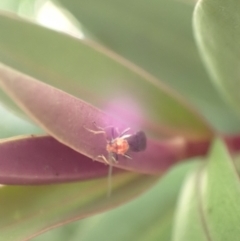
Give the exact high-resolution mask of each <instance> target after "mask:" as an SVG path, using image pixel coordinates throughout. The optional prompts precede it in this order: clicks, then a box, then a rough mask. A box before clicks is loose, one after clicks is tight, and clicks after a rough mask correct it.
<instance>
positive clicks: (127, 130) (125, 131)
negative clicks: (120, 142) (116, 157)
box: [119, 128, 131, 137]
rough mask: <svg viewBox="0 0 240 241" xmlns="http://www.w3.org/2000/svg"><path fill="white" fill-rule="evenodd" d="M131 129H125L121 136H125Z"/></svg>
mask: <svg viewBox="0 0 240 241" xmlns="http://www.w3.org/2000/svg"><path fill="white" fill-rule="evenodd" d="M130 129H131V128H127V129H125V130H124V131H123V132H122V133H121V134H120V136H119V137H122V136H124V135H125V134H126V133H128V132H129V131H130Z"/></svg>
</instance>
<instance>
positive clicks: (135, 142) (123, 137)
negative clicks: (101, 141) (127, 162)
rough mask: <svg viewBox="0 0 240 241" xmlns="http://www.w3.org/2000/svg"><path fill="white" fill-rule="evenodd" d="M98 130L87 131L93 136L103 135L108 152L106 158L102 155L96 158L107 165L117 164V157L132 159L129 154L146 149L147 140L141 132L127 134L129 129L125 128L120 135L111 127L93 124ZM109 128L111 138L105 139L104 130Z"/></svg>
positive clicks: (105, 133)
mask: <svg viewBox="0 0 240 241" xmlns="http://www.w3.org/2000/svg"><path fill="white" fill-rule="evenodd" d="M93 124H94V125H95V127H96V128H97V129H98V130H97V131H94V130H91V129H88V128H86V127H85V129H86V130H88V131H90V132H92V133H93V134H104V135H105V136H106V140H107V146H106V150H107V152H108V158H106V157H105V156H104V155H99V156H97V158H101V159H103V160H104V161H105V162H106V163H107V164H112V163H117V161H118V157H119V155H121V156H124V157H126V158H129V159H132V158H131V156H130V155H129V152H130V151H132V152H139V151H144V150H145V149H146V147H147V138H146V135H145V133H144V132H143V131H138V132H136V133H135V134H127V133H128V132H129V131H130V128H127V129H126V130H124V131H123V132H122V133H119V131H118V129H117V128H115V127H112V126H109V127H105V128H102V127H99V126H97V125H96V123H95V122H94V123H93ZM109 128H111V137H110V139H108V138H107V132H106V130H107V129H109ZM115 134H116V135H115Z"/></svg>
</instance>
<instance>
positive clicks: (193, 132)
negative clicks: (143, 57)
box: [0, 14, 211, 138]
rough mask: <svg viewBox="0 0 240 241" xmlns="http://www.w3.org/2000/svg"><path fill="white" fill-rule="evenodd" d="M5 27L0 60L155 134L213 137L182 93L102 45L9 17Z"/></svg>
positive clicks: (1, 23)
mask: <svg viewBox="0 0 240 241" xmlns="http://www.w3.org/2000/svg"><path fill="white" fill-rule="evenodd" d="M0 28H1V35H0V61H2V62H4V63H6V64H8V65H10V66H13V67H15V68H17V69H20V70H21V71H23V72H25V73H28V74H30V75H31V76H34V77H36V78H37V79H39V80H42V81H44V82H47V83H48V84H50V85H52V86H55V87H57V88H59V89H62V90H64V91H66V92H68V93H70V94H72V95H75V96H76V97H79V98H81V99H83V100H85V101H88V102H90V103H92V104H94V105H95V106H97V107H99V108H101V109H104V110H106V111H108V112H110V113H111V114H112V115H115V116H117V117H118V118H122V119H123V120H126V116H128V118H129V119H132V120H134V122H135V125H136V124H139V125H141V126H142V127H143V128H144V127H147V128H148V129H149V131H151V132H152V133H153V134H155V135H159V136H162V134H168V135H169V134H174V135H176V134H180V135H185V136H186V137H188V138H206V137H209V135H211V130H209V127H208V126H207V124H206V123H205V122H204V121H203V120H202V119H201V118H200V117H199V116H198V115H197V114H196V112H195V111H193V110H191V108H190V107H189V106H188V105H187V104H186V103H184V102H183V101H182V100H181V98H179V97H177V94H175V93H173V92H172V91H169V90H168V89H167V88H166V87H165V86H163V85H162V84H160V82H159V81H158V80H156V79H155V78H154V77H153V76H151V75H149V74H148V73H146V72H145V71H143V70H142V69H140V68H138V67H136V66H134V65H133V64H132V63H130V62H128V61H126V60H124V59H122V58H121V57H119V56H117V55H115V54H113V53H111V52H110V51H109V50H107V49H105V48H103V47H101V46H99V45H98V44H96V43H94V42H92V41H90V40H85V41H83V40H79V39H75V38H73V37H70V36H66V35H63V34H60V33H57V32H54V31H51V30H48V29H45V28H42V27H40V26H37V25H35V24H32V23H29V22H26V21H24V20H22V19H18V18H17V17H10V16H8V15H4V14H1V15H0ZM9 30H11V31H9ZM52 46H54V48H53V47H52ZM49 56H51V57H49ZM136 90H137V91H136ZM126 106H127V107H126ZM140 123H141V124H140ZM164 132H165V133H164Z"/></svg>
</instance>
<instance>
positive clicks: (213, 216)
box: [174, 140, 240, 241]
mask: <svg viewBox="0 0 240 241" xmlns="http://www.w3.org/2000/svg"><path fill="white" fill-rule="evenodd" d="M239 187H240V185H239V176H238V174H237V171H236V168H235V164H234V163H233V160H232V157H231V156H230V154H229V152H228V150H227V148H226V146H225V144H224V143H223V142H222V141H221V140H216V141H215V142H214V144H213V146H212V150H211V151H210V155H209V158H208V162H207V163H205V165H204V168H202V169H200V170H197V171H196V172H195V173H193V174H192V176H191V177H190V178H189V179H188V180H187V182H186V185H185V188H184V191H183V193H182V197H181V200H180V203H179V207H178V215H177V219H176V223H175V235H174V241H177V240H179V241H183V240H184V241H192V240H199V241H200V240H204V241H205V240H219V241H225V240H228V241H234V240H236V237H239V235H240V230H239V225H238V224H239V222H240V208H239V205H238V204H239V202H240V188H239Z"/></svg>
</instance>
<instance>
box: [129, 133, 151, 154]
mask: <svg viewBox="0 0 240 241" xmlns="http://www.w3.org/2000/svg"><path fill="white" fill-rule="evenodd" d="M126 139H127V141H128V145H129V149H130V150H131V151H134V152H139V151H144V150H145V149H146V147H147V137H146V134H145V133H144V132H143V131H138V132H136V133H135V134H134V135H131V136H130V137H128V138H126Z"/></svg>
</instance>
